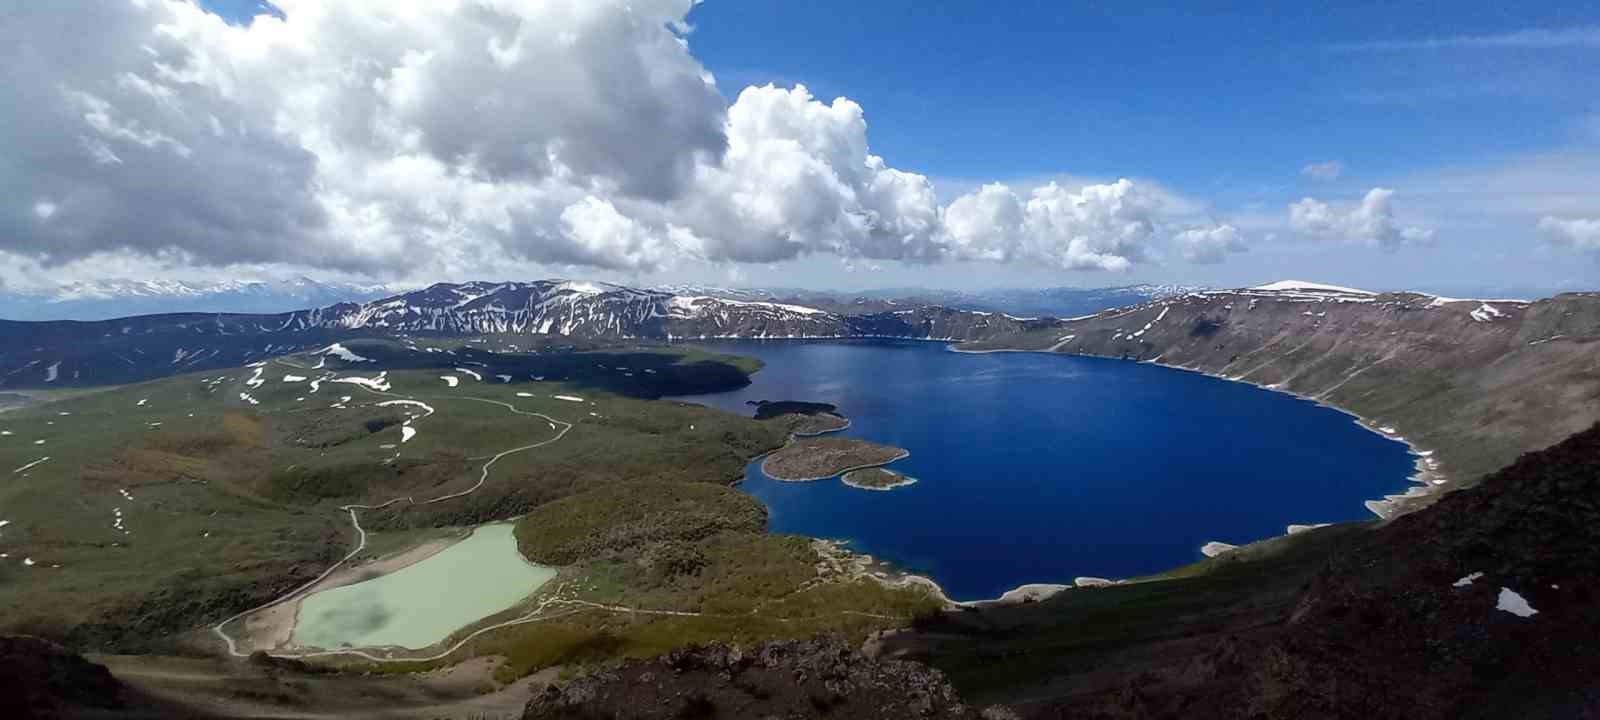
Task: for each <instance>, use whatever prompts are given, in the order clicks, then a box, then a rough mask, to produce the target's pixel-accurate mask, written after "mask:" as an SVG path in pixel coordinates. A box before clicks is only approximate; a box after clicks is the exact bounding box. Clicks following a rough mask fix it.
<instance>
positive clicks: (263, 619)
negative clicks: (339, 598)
mask: <svg viewBox="0 0 1600 720" xmlns="http://www.w3.org/2000/svg"><path fill="white" fill-rule="evenodd" d="M476 531H477V526H474V527H473V528H471V529H470V531H469V532H468V533H467V534H465V535H461V536H460V537H448V538H434V539H432V540H426V541H424V542H422V543H420V544H417V545H413V546H410V547H407V548H403V549H401V550H397V551H395V552H392V553H389V554H388V555H383V556H379V557H375V558H373V559H371V560H369V561H367V562H365V563H362V564H360V565H353V566H345V567H342V568H340V569H339V570H338V571H335V572H334V573H332V574H330V575H328V576H327V577H325V578H322V579H321V580H319V581H317V582H316V583H315V584H313V585H310V586H308V587H306V588H305V590H304V592H303V593H301V594H300V595H299V596H298V597H296V598H295V599H294V600H292V601H289V602H285V603H281V604H279V605H276V606H273V607H271V608H268V609H266V610H265V611H263V612H261V613H258V614H257V615H256V616H254V617H248V618H245V633H246V639H247V640H249V641H250V644H251V645H255V646H259V645H260V644H261V643H259V642H256V641H255V640H256V637H255V636H256V633H258V632H260V633H265V634H266V635H267V637H266V638H264V639H265V640H267V641H269V642H270V644H268V645H266V646H265V647H259V648H258V649H263V650H267V651H269V652H270V651H281V650H289V649H294V648H297V647H298V646H297V645H295V643H294V631H295V628H298V627H299V626H300V610H301V606H303V605H304V604H305V601H306V599H307V598H309V597H311V596H312V595H316V594H317V593H320V592H323V591H326V590H335V589H338V588H342V587H347V586H350V585H356V584H359V583H363V582H366V581H368V580H375V579H377V578H380V577H383V576H385V575H389V574H392V573H396V572H399V571H401V570H404V569H406V568H408V567H411V566H413V565H416V564H418V563H420V562H422V561H424V560H427V559H428V558H431V557H433V556H435V555H438V554H439V553H441V552H444V551H445V550H448V549H450V548H451V547H452V546H454V545H455V544H456V543H459V542H461V541H462V540H465V539H467V538H468V537H470V536H471V535H472V532H476ZM252 621H254V623H252ZM252 624H254V625H255V627H252Z"/></svg>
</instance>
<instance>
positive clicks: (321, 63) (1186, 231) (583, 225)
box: [0, 0, 1406, 277]
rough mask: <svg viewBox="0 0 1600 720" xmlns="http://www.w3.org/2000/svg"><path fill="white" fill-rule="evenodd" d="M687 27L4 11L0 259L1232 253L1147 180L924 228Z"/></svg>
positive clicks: (678, 259)
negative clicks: (731, 77)
mask: <svg viewBox="0 0 1600 720" xmlns="http://www.w3.org/2000/svg"><path fill="white" fill-rule="evenodd" d="M694 2H695V0H475V1H473V2H461V1H456V0H440V1H439V2H425V3H391V2H344V1H335V0H282V1H281V2H277V3H276V5H277V6H278V7H280V8H281V9H282V10H283V14H282V16H281V17H280V16H262V17H258V18H256V19H255V21H254V22H252V23H250V24H248V25H244V26H237V25H229V24H227V23H225V22H223V21H222V20H221V19H220V18H218V17H217V16H215V15H212V14H209V13H207V12H205V11H204V10H203V9H202V8H201V7H200V6H199V5H198V4H196V3H193V2H189V1H187V0H138V1H137V2H133V1H129V0H53V1H52V2H29V3H20V4H18V5H17V6H16V7H14V8H11V9H10V10H9V11H8V13H7V15H6V21H5V22H4V23H0V145H3V146H4V147H6V148H7V152H6V153H4V157H0V184H3V185H4V186H5V187H9V188H26V189H27V192H25V193H23V192H14V193H8V194H4V195H0V255H3V256H4V258H6V261H7V263H8V264H14V265H18V266H23V265H30V264H31V265H36V266H38V267H43V268H47V269H49V268H56V269H61V268H69V267H97V266H103V265H105V264H107V263H111V262H112V261H113V260H117V259H124V260H126V259H141V262H145V263H147V264H150V265H154V266H162V267H190V268H193V267H234V268H238V267H246V266H248V267H252V268H260V267H271V266H283V267H288V268H307V267H314V268H318V269H321V270H327V271H330V272H345V273H351V274H363V275H369V276H389V277H399V276H411V277H416V276H427V275H453V276H461V275H469V274H474V273H481V272H484V271H486V270H490V271H492V269H494V268H498V267H506V266H508V265H514V264H527V263H535V264H551V265H571V266H583V267H592V268H603V269H608V270H614V271H621V272H649V271H653V270H656V269H660V268H667V267H672V266H673V265H675V264H679V263H685V262H705V263H711V264H713V265H715V264H721V263H729V262H751V263H770V262H775V261H781V260H786V259H790V258H795V257H799V256H803V255H809V254H831V255H837V256H839V257H841V258H844V259H845V260H847V261H851V260H855V259H861V260H865V261H866V264H867V265H868V266H871V264H872V261H880V260H902V261H913V262H932V261H940V260H974V261H996V262H1008V261H1022V262H1028V263H1036V264H1042V265H1045V266H1049V267H1055V268H1060V269H1064V270H1111V271H1120V270H1126V269H1128V268H1130V267H1131V266H1133V265H1134V264H1137V263H1141V262H1150V261H1154V260H1158V259H1159V258H1161V257H1162V256H1163V254H1164V253H1163V248H1164V247H1165V246H1166V245H1167V244H1168V243H1171V244H1173V245H1174V246H1175V248H1176V250H1177V252H1179V253H1180V254H1182V255H1184V256H1185V257H1189V258H1190V259H1192V260H1195V261H1197V262H1215V261H1218V260H1220V259H1222V258H1223V257H1224V256H1225V255H1226V254H1227V253H1229V252H1234V251H1235V250H1236V249H1237V248H1238V247H1242V245H1240V244H1239V242H1238V240H1237V233H1236V231H1233V230H1232V228H1231V226H1227V225H1217V224H1215V223H1209V224H1200V225H1197V224H1196V223H1195V222H1194V218H1193V217H1192V216H1193V214H1194V208H1193V207H1191V206H1190V204H1189V203H1187V202H1185V201H1182V200H1181V199H1179V198H1177V197H1176V196H1175V195H1173V194H1172V193H1169V192H1167V191H1165V190H1163V189H1162V188H1160V187H1159V186H1158V185H1155V184H1154V183H1150V182H1146V181H1138V182H1135V181H1132V180H1117V181H1114V182H1107V183H1082V184H1079V183H1065V184H1058V183H1048V184H1044V185H1041V186H1038V187H1032V188H1022V189H1016V190H1013V189H1012V188H1011V187H1009V186H1006V185H1001V184H994V185H988V186H984V187H982V188H980V189H979V190H977V191H975V192H973V193H971V194H967V195H963V196H961V197H958V198H956V199H955V200H954V201H953V202H951V203H950V204H949V205H948V206H941V205H940V203H939V202H938V200H937V199H936V195H935V192H934V187H933V184H932V182H931V181H930V180H929V179H928V178H927V177H925V176H923V175H921V174H918V173H915V172H911V171H908V170H903V169H898V168H895V167H893V166H892V165H891V164H890V163H889V162H888V161H886V160H885V159H884V158H882V157H879V156H877V155H875V154H873V153H872V151H871V148H870V146H869V144H868V125H867V120H866V113H865V111H864V110H863V109H862V107H861V106H860V105H858V104H857V103H855V102H853V101H851V100H849V99H848V98H837V99H833V100H831V101H824V100H821V99H818V98H816V97H814V96H813V95H812V94H811V92H810V91H809V90H808V89H807V88H806V87H805V86H803V85H797V86H794V87H792V88H782V87H776V86H772V85H767V86H761V87H750V88H745V89H744V90H743V91H742V92H740V93H738V95H737V98H736V99H735V100H734V101H733V102H732V103H729V102H728V101H727V100H725V99H724V96H723V94H722V93H721V92H720V91H719V89H718V87H717V85H716V82H715V79H714V78H713V77H712V76H711V74H710V73H708V72H707V71H706V70H705V68H704V67H703V66H702V65H701V64H700V62H699V61H698V60H697V59H696V58H695V57H694V56H693V54H692V53H691V52H690V43H689V36H688V35H687V34H686V33H688V32H689V29H688V26H687V25H686V24H685V22H684V20H685V18H686V15H687V14H688V12H689V11H690V9H691V8H692V7H693V5H694ZM1383 202H1384V204H1385V205H1386V203H1387V200H1386V198H1385V199H1384V200H1383ZM1383 212H1384V213H1386V212H1387V211H1386V210H1384V211H1383ZM1377 222H1378V223H1379V224H1380V225H1381V224H1382V223H1383V222H1388V221H1386V220H1383V219H1382V218H1379V219H1378V220H1377ZM1360 224H1361V223H1360V222H1356V221H1351V226H1352V227H1354V226H1356V225H1360ZM1374 232H1376V234H1377V235H1380V236H1385V237H1386V236H1387V235H1388V234H1390V233H1389V232H1388V231H1387V230H1384V229H1382V228H1378V229H1377V230H1375V231H1374ZM1395 232H1397V233H1399V234H1400V236H1404V234H1405V233H1406V230H1405V229H1397V230H1395ZM1194 233H1199V234H1194ZM1230 233H1231V234H1230Z"/></svg>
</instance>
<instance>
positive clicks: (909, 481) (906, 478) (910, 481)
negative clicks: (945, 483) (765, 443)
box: [762, 452, 917, 492]
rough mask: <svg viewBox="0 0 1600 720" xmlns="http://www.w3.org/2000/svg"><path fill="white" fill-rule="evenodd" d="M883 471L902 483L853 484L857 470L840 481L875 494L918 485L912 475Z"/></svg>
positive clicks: (880, 466)
mask: <svg viewBox="0 0 1600 720" xmlns="http://www.w3.org/2000/svg"><path fill="white" fill-rule="evenodd" d="M906 454H907V455H908V456H909V455H910V453H909V452H908V453H906ZM890 462H893V461H892V460H891V461H890ZM877 467H878V468H880V469H883V468H884V466H883V465H878V466H877ZM867 469H869V470H870V469H871V468H867ZM883 471H884V472H886V473H889V474H891V475H894V476H895V477H898V478H900V481H899V482H896V483H894V484H892V485H882V486H879V485H862V484H860V483H856V482H852V481H851V480H850V476H851V475H852V474H854V473H855V472H857V471H855V470H851V471H849V472H845V473H842V474H840V475H839V481H840V482H842V483H844V484H846V485H848V486H850V487H853V488H856V489H859V490H871V491H873V492H889V491H890V490H894V489H895V488H903V487H908V486H911V485H915V484H917V479H916V478H914V477H911V476H910V475H906V474H905V473H897V472H895V471H893V470H888V469H884V470H883ZM762 472H765V471H764V470H763V471H762Z"/></svg>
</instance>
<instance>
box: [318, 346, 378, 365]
mask: <svg viewBox="0 0 1600 720" xmlns="http://www.w3.org/2000/svg"><path fill="white" fill-rule="evenodd" d="M313 354H314V355H332V356H334V357H336V358H339V359H340V360H343V361H345V362H374V360H373V359H372V358H369V357H362V356H360V355H357V354H355V353H353V352H351V351H350V348H347V347H345V346H344V345H342V344H340V343H334V344H332V345H329V346H327V347H325V348H323V349H321V350H318V351H316V352H315V353H313Z"/></svg>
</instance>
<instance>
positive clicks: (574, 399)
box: [550, 395, 583, 403]
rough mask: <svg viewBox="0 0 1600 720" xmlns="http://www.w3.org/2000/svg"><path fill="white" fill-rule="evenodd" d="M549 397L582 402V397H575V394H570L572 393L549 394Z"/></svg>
mask: <svg viewBox="0 0 1600 720" xmlns="http://www.w3.org/2000/svg"><path fill="white" fill-rule="evenodd" d="M550 397H553V398H555V399H557V400H565V401H567V402H575V403H581V402H583V398H581V397H575V396H572V395H551V396H550Z"/></svg>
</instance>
